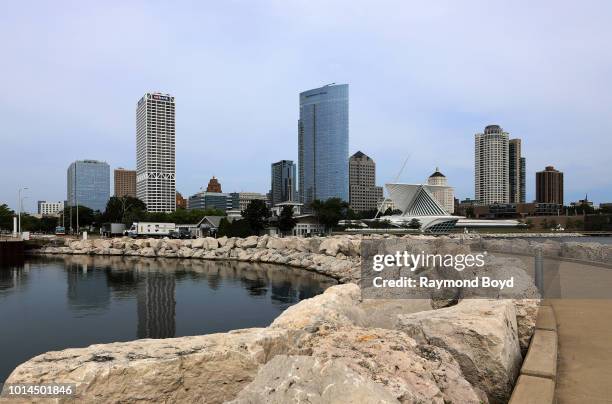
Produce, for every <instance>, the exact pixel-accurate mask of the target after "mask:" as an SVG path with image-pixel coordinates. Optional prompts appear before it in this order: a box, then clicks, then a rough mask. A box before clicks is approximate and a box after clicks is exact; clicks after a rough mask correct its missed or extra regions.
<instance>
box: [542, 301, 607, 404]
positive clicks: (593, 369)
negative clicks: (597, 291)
mask: <svg viewBox="0 0 612 404" xmlns="http://www.w3.org/2000/svg"><path fill="white" fill-rule="evenodd" d="M550 304H551V305H552V306H553V309H554V311H555V315H556V317H557V324H558V335H559V362H558V367H557V369H558V370H557V386H556V394H555V395H556V398H557V403H558V404H566V403H581V404H582V403H589V404H599V403H612V300H603V299H598V300H595V299H593V300H584V299H557V300H550Z"/></svg>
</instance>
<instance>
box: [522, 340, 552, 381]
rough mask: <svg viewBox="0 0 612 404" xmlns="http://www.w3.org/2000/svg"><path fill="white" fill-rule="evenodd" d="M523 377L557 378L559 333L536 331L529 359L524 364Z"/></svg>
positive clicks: (528, 354) (528, 353) (528, 355)
mask: <svg viewBox="0 0 612 404" xmlns="http://www.w3.org/2000/svg"><path fill="white" fill-rule="evenodd" d="M521 375H528V376H538V377H546V378H549V379H552V380H554V379H555V378H556V376H557V333H556V332H555V331H549V330H538V329H536V331H535V333H534V335H533V338H532V339H531V344H530V345H529V351H527V357H526V358H525V362H523V367H522V369H521Z"/></svg>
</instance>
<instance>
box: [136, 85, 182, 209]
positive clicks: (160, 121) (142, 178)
mask: <svg viewBox="0 0 612 404" xmlns="http://www.w3.org/2000/svg"><path fill="white" fill-rule="evenodd" d="M174 114H175V104H174V97H172V96H170V95H168V94H160V93H146V94H145V95H144V96H143V97H142V98H141V99H140V101H138V107H137V108H136V196H137V197H138V198H139V199H140V200H141V201H143V202H144V203H145V205H146V206H147V211H149V212H173V211H174V210H176V171H175V170H176V167H175V147H176V144H175V140H176V130H175V122H174Z"/></svg>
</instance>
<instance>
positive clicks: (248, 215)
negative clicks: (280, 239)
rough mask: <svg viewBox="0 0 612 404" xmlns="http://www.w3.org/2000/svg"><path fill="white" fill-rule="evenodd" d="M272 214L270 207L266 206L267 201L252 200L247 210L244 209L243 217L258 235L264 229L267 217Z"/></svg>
mask: <svg viewBox="0 0 612 404" xmlns="http://www.w3.org/2000/svg"><path fill="white" fill-rule="evenodd" d="M271 215H272V214H271V213H270V209H268V207H267V206H266V203H265V202H264V201H262V200H259V199H255V200H252V201H251V202H250V203H249V205H248V206H247V207H246V209H245V210H243V211H242V217H244V220H246V222H247V223H248V224H249V227H250V228H251V230H252V231H253V233H255V234H256V235H259V233H260V232H261V231H262V230H263V229H264V227H265V225H266V219H267V218H269V217H270V216H271Z"/></svg>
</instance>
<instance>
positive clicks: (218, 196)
mask: <svg viewBox="0 0 612 404" xmlns="http://www.w3.org/2000/svg"><path fill="white" fill-rule="evenodd" d="M187 209H189V210H194V209H200V210H205V209H218V210H221V211H223V212H225V211H227V210H230V209H232V197H231V196H230V195H229V194H224V193H222V192H208V191H200V192H198V193H196V194H194V195H191V196H190V197H189V199H188V200H187Z"/></svg>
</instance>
